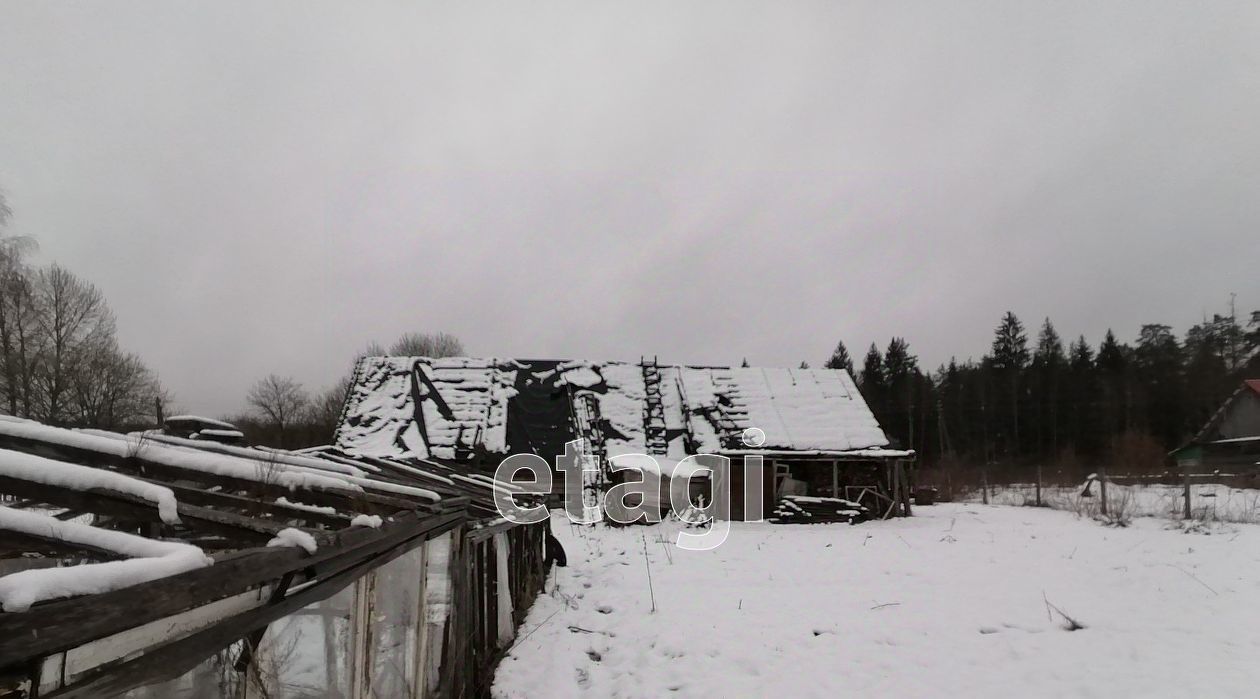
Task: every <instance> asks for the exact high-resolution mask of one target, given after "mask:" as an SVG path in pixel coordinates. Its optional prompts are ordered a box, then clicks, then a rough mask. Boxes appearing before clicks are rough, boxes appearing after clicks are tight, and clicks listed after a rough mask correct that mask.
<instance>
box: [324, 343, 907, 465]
mask: <svg viewBox="0 0 1260 699" xmlns="http://www.w3.org/2000/svg"><path fill="white" fill-rule="evenodd" d="M548 367H549V368H548V369H547V370H546V371H540V372H537V373H534V374H532V375H529V376H527V377H526V383H525V384H522V385H523V386H529V385H534V384H536V385H538V386H545V387H547V389H548V390H552V389H554V390H556V391H567V392H568V393H569V394H571V395H574V396H577V395H583V394H585V395H590V396H593V397H594V398H595V399H596V400H597V401H598V405H599V415H600V418H601V419H602V420H603V421H604V426H605V428H606V429H605V435H604V436H605V439H606V447H607V452H608V454H610V455H614V454H627V453H644V452H646V451H648V450H647V444H646V442H647V438H646V434H645V428H644V415H645V412H646V405H647V390H646V387H645V384H644V378H643V366H642V365H641V364H638V363H631V362H615V361H614V362H593V361H584V360H570V361H564V362H559V363H555V364H549V365H548ZM659 368H660V376H661V384H660V390H661V402H662V407H663V408H664V415H665V428H666V435H667V439H668V440H669V441H668V451H667V453H666V454H665V456H667V457H669V458H671V459H681V458H683V457H685V456H686V455H688V454H690V453H721V452H745V451H757V452H760V453H779V452H793V453H808V454H819V455H825V454H844V455H848V456H862V455H865V456H869V457H870V458H886V457H887V458H891V457H893V456H894V455H896V454H904V455H910V452H893V451H887V450H883V451H881V449H882V448H884V447H886V446H887V445H888V439H887V437H886V436H885V435H884V432H883V430H882V429H880V426H879V423H878V422H877V421H876V420H875V416H874V415H873V414H872V413H871V411H870V408H869V407H867V405H866V401H865V400H864V399H863V398H862V396H861V394H860V393H859V392H858V390H857V386H856V385H855V384H854V382H853V379H852V377H850V376H849V374H848V373H847V372H846V371H844V370H833V369H771V368H760V367H694V366H677V365H661V366H660V367H659ZM525 370H526V369H525V364H523V363H521V362H514V361H511V360H502V359H473V358H467V357H451V358H444V359H426V358H417V357H369V358H367V359H364V360H362V361H361V363H360V365H359V367H358V369H357V371H356V381H355V383H354V385H353V386H352V387H351V391H350V396H349V399H348V401H347V405H346V410H345V413H344V415H343V418H342V421H341V424H340V426H339V428H338V432H337V438H336V443H337V445H338V447H340V448H342V449H345V450H346V451H348V452H351V453H356V454H361V455H372V456H380V457H392V458H418V459H425V458H430V457H433V458H440V459H458V458H460V457H461V454H462V455H467V454H470V453H472V452H474V451H475V450H478V449H480V450H484V451H485V452H488V453H498V454H504V453H507V451H508V446H507V440H506V432H507V422H508V420H507V415H508V412H509V411H510V410H513V409H515V408H514V407H513V401H512V398H513V397H514V396H515V395H516V390H515V388H514V386H515V383H516V378H517V374H518V373H519V372H520V371H525ZM417 401H418V405H417ZM417 407H418V408H419V409H417ZM417 417H418V418H419V419H417ZM753 427H755V428H758V429H760V430H762V431H763V432H764V433H765V436H766V441H765V443H764V444H762V445H759V446H758V447H756V448H755V449H751V448H749V447H746V446H745V445H743V444H741V443H740V442H739V435H740V434H741V433H742V432H743V430H745V429H747V428H753ZM547 456H550V455H547Z"/></svg>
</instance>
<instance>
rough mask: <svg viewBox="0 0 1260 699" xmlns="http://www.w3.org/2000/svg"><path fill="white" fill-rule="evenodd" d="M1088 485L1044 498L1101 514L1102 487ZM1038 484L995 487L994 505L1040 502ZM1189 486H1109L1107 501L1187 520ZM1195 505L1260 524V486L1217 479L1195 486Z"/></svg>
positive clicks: (1052, 489)
mask: <svg viewBox="0 0 1260 699" xmlns="http://www.w3.org/2000/svg"><path fill="white" fill-rule="evenodd" d="M1083 485H1084V484H1082V485H1074V486H1048V487H1045V488H1042V490H1041V501H1042V503H1043V504H1044V505H1046V506H1047V507H1053V508H1055V509H1057V510H1068V511H1070V512H1076V513H1079V514H1083V515H1086V516H1091V517H1092V516H1094V515H1096V514H1097V513H1098V509H1099V500H1100V488H1099V487H1098V483H1097V482H1095V483H1094V484H1093V485H1092V486H1091V488H1090V493H1091V495H1090V497H1081V492H1082V490H1083ZM1035 490H1036V486H1034V485H1033V484H1031V483H1020V484H1015V485H1002V486H991V487H990V488H989V503H990V504H992V505H1031V504H1033V503H1034V502H1036V493H1035ZM1183 497H1184V490H1183V488H1182V486H1180V485H1159V484H1151V485H1116V484H1114V483H1109V484H1108V485H1107V502H1108V504H1109V506H1110V509H1111V511H1112V512H1125V513H1127V514H1128V515H1129V516H1132V517H1165V518H1172V519H1181V516H1182V512H1183V511H1184V507H1185V501H1184V499H1183ZM982 499H983V496H982V494H981V493H980V491H978V490H977V491H975V492H972V493H969V494H968V495H967V497H966V500H967V501H969V502H980V501H981V500H982ZM1190 508H1191V511H1192V512H1193V514H1194V518H1195V519H1201V520H1206V521H1212V522H1250V523H1253V524H1260V490H1256V489H1253V488H1231V487H1229V486H1226V485H1220V484H1215V483H1198V484H1193V485H1191V486H1190Z"/></svg>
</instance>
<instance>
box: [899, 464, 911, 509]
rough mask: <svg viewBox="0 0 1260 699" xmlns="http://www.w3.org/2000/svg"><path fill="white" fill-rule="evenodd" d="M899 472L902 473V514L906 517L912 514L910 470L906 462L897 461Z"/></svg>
mask: <svg viewBox="0 0 1260 699" xmlns="http://www.w3.org/2000/svg"><path fill="white" fill-rule="evenodd" d="M897 472H898V473H900V474H901V499H902V505H901V507H902V510H903V511H902V514H903V515H905V516H906V517H909V516H910V515H911V512H910V470H909V469H907V468H906V462H904V461H898V462H897Z"/></svg>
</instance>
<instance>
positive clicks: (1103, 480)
mask: <svg viewBox="0 0 1260 699" xmlns="http://www.w3.org/2000/svg"><path fill="white" fill-rule="evenodd" d="M1098 498H1099V499H1098V511H1099V512H1101V513H1102V515H1103V516H1104V517H1105V516H1106V515H1107V469H1106V468H1105V467H1104V468H1100V469H1098Z"/></svg>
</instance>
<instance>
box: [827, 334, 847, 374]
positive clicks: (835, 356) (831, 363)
mask: <svg viewBox="0 0 1260 699" xmlns="http://www.w3.org/2000/svg"><path fill="white" fill-rule="evenodd" d="M823 366H825V367H826V368H828V369H844V370H845V371H847V372H849V376H854V372H853V359H852V358H851V357H850V356H849V349H848V348H847V347H845V346H844V341H843V340H842V341H840V342H837V343H836V349H835V351H834V352H832V353H831V358H830V359H828V360H827V363H826V364H824V365H823Z"/></svg>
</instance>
